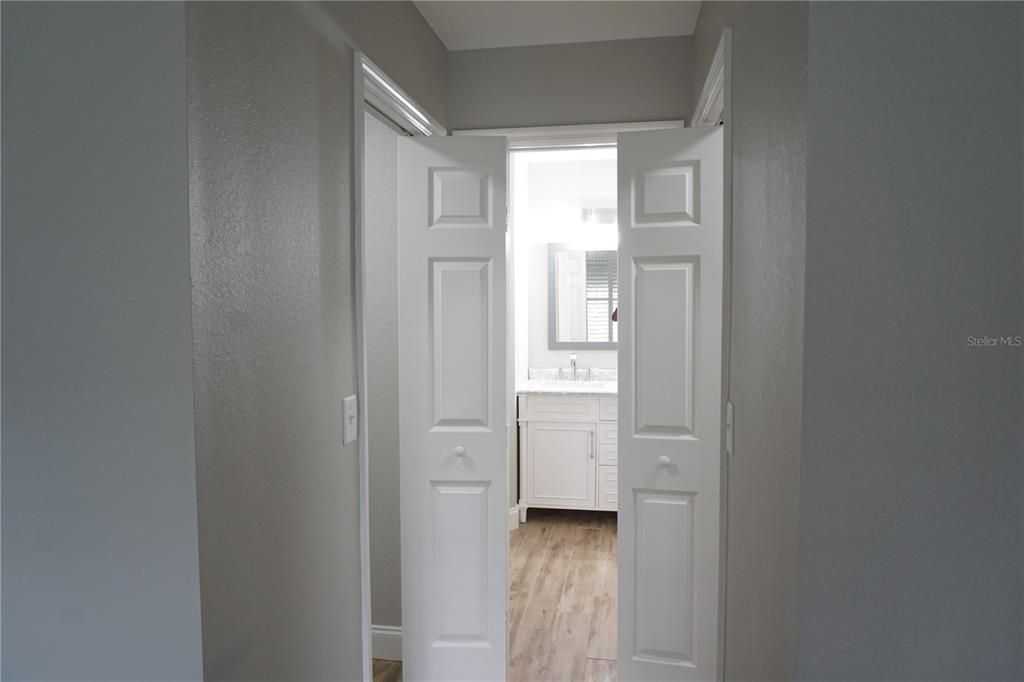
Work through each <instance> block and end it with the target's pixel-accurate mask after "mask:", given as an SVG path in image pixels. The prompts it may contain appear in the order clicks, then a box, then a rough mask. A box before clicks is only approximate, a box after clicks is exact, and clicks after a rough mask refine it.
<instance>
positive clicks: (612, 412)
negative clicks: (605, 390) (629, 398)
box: [598, 396, 619, 422]
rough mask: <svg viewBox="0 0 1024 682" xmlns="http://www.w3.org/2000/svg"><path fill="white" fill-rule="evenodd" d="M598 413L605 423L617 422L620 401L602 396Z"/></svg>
mask: <svg viewBox="0 0 1024 682" xmlns="http://www.w3.org/2000/svg"><path fill="white" fill-rule="evenodd" d="M598 413H599V414H600V419H601V421H603V422H605V421H608V422H613V421H616V420H617V419H618V418H619V399H618V398H617V397H612V396H601V398H600V408H599V410H598Z"/></svg>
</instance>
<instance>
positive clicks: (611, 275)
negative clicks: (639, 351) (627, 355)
mask: <svg viewBox="0 0 1024 682" xmlns="http://www.w3.org/2000/svg"><path fill="white" fill-rule="evenodd" d="M617 255H618V253H617V252H616V251H614V250H609V251H583V250H580V249H573V248H571V247H569V246H568V245H565V244H550V245H549V246H548V347H549V348H551V349H552V350H555V349H566V350H573V349H578V350H583V349H588V348H589V349H614V348H615V347H616V341H617V340H618V329H617V328H618V325H617V324H615V323H614V322H612V313H613V312H614V311H615V309H616V308H618V305H619V282H618V272H617V263H616V258H617Z"/></svg>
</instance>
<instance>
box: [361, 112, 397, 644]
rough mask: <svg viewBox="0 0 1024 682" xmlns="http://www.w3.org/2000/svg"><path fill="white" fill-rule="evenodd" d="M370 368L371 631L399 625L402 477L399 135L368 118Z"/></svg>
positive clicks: (367, 310) (367, 309) (366, 210)
mask: <svg viewBox="0 0 1024 682" xmlns="http://www.w3.org/2000/svg"><path fill="white" fill-rule="evenodd" d="M365 151H366V164H365V169H366V176H365V177H366V179H365V182H364V183H363V186H364V187H365V188H366V191H365V195H366V198H365V204H364V214H363V215H364V219H365V221H366V225H365V229H364V233H365V234H366V261H367V262H366V304H365V305H364V306H363V311H364V316H365V324H366V362H367V370H368V383H369V386H368V387H367V405H368V406H369V413H368V415H367V417H368V419H369V430H370V434H369V436H370V583H371V590H372V593H373V595H372V596H373V599H372V601H371V605H372V607H373V614H372V621H373V624H374V625H401V624H402V564H401V553H402V541H401V525H400V514H399V504H398V502H399V500H400V497H399V495H400V486H399V476H398V473H399V471H398V134H397V133H396V132H395V131H394V130H393V129H392V128H391V127H390V126H389V125H387V124H386V123H382V122H381V121H380V120H378V119H377V118H376V117H375V116H373V115H372V114H369V113H368V114H367V115H366V146H365Z"/></svg>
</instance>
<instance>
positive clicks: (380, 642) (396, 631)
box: [370, 625, 402, 661]
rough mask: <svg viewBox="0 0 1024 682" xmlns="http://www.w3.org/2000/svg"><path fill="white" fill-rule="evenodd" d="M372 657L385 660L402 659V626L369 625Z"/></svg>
mask: <svg viewBox="0 0 1024 682" xmlns="http://www.w3.org/2000/svg"><path fill="white" fill-rule="evenodd" d="M370 635H371V638H372V642H373V657H374V658H379V659H382V660H385V661H400V660H402V628H400V627H395V626H394V625H371V626H370Z"/></svg>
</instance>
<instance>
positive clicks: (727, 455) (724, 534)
mask: <svg viewBox="0 0 1024 682" xmlns="http://www.w3.org/2000/svg"><path fill="white" fill-rule="evenodd" d="M715 72H718V73H719V75H716V76H715V77H714V78H712V74H714V73H715ZM716 80H717V81H718V83H717V85H714V86H713V89H714V88H717V89H718V91H719V93H718V96H717V97H718V99H719V100H720V107H721V108H720V110H719V111H718V113H717V115H716V116H712V118H717V119H718V121H721V122H722V124H723V129H722V133H723V155H722V156H723V159H722V161H723V164H722V170H723V173H724V175H725V177H724V178H723V183H722V202H723V209H724V210H723V213H722V218H723V225H722V227H723V232H724V235H723V237H724V242H725V243H724V244H723V249H722V415H723V421H724V416H725V415H726V411H727V410H730V408H731V406H732V403H731V396H730V394H729V380H730V376H731V374H732V356H731V350H730V349H731V348H732V280H733V275H732V243H733V221H732V204H733V165H734V164H733V142H732V129H733V120H732V83H733V81H732V28H731V27H728V26H727V27H725V28H723V29H722V36H721V38H719V40H718V48H717V49H716V50H715V57H714V59H713V60H712V63H711V66H710V67H709V73H708V78H707V79H706V80H705V85H704V87H705V90H707V89H708V83H709V82H712V83H713V82H715V81H716ZM701 95H702V97H703V92H702V93H701ZM698 106H700V102H699V101H698ZM696 120H697V119H696V118H695V119H694V121H696ZM705 120H707V119H705ZM718 121H714V122H709V123H707V125H715V124H716V123H717V122H718ZM722 428H723V430H724V428H725V425H724V424H723V425H722ZM723 435H724V434H723ZM725 442H726V441H725V438H724V437H723V439H722V444H723V450H724V444H725ZM731 458H732V453H731V452H724V451H723V452H722V456H721V462H722V463H721V466H722V470H721V477H720V481H721V483H720V484H719V485H720V500H719V503H720V514H721V519H722V522H721V524H719V543H720V544H719V560H718V585H719V593H718V612H719V614H720V617H719V619H718V682H724V680H725V679H726V678H725V675H726V671H725V653H726V652H725V649H726V646H727V642H726V636H725V634H726V625H727V624H726V619H727V618H728V609H727V608H726V606H727V602H728V598H729V597H728V587H729V582H728V564H729V471H730V467H731V465H732V462H731Z"/></svg>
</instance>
